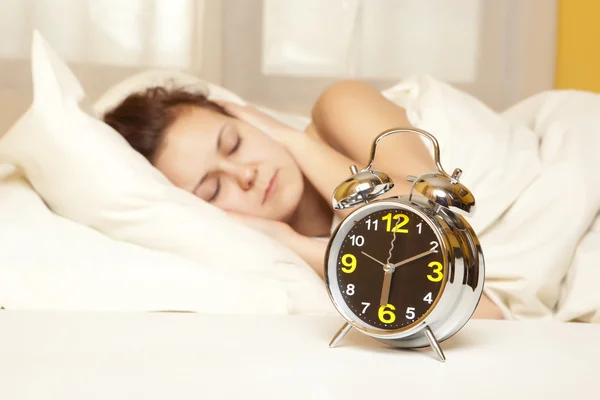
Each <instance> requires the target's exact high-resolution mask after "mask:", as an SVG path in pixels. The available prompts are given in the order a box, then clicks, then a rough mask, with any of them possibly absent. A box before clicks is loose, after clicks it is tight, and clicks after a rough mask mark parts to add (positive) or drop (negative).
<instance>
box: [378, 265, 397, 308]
mask: <svg viewBox="0 0 600 400" xmlns="http://www.w3.org/2000/svg"><path fill="white" fill-rule="evenodd" d="M394 269H395V268H394V267H393V266H392V265H390V264H386V265H384V266H383V270H384V271H385V274H384V275H383V288H382V289H381V298H380V299H379V305H380V306H385V305H387V303H388V302H389V300H390V287H391V286H392V274H393V273H394Z"/></svg>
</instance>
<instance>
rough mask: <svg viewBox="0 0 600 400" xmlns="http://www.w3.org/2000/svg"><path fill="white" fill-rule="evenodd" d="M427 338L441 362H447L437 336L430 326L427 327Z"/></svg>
mask: <svg viewBox="0 0 600 400" xmlns="http://www.w3.org/2000/svg"><path fill="white" fill-rule="evenodd" d="M425 336H427V340H429V344H430V345H431V347H432V348H433V351H435V353H436V354H437V356H438V358H439V359H440V361H441V362H444V361H446V356H445V355H444V352H443V351H442V348H441V347H440V344H439V343H438V341H437V339H436V338H435V335H434V334H433V332H432V331H431V328H430V327H428V326H426V327H425Z"/></svg>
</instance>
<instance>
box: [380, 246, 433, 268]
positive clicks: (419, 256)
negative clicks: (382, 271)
mask: <svg viewBox="0 0 600 400" xmlns="http://www.w3.org/2000/svg"><path fill="white" fill-rule="evenodd" d="M431 253H435V250H428V251H425V252H423V253H421V254H417V255H416V256H414V257H411V258H407V259H406V260H404V261H400V262H398V263H396V264H392V265H391V266H392V267H394V268H396V267H399V266H401V265H404V264H408V263H409V262H411V261H415V260H417V259H419V258H421V257H425V256H426V255H429V254H431Z"/></svg>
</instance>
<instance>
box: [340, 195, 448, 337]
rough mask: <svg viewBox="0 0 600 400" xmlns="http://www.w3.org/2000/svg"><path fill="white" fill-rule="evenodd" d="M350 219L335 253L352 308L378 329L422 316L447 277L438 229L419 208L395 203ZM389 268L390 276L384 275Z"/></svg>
mask: <svg viewBox="0 0 600 400" xmlns="http://www.w3.org/2000/svg"><path fill="white" fill-rule="evenodd" d="M351 223H353V226H352V228H351V229H350V231H349V232H348V233H347V234H346V237H345V238H344V240H343V242H342V244H341V246H340V249H339V252H338V253H337V254H331V256H334V257H336V261H337V264H336V265H337V268H336V278H337V282H338V284H339V290H340V292H341V296H342V298H343V300H344V302H345V303H346V305H347V306H348V308H349V309H350V310H351V311H352V313H353V314H355V316H356V317H357V318H358V319H360V320H362V321H363V322H365V323H366V324H368V325H371V326H373V327H375V328H378V329H384V330H397V329H401V328H403V327H407V326H409V325H411V324H413V323H415V322H417V321H419V320H420V319H421V318H422V317H424V316H425V315H426V314H427V313H428V311H429V310H430V309H431V308H432V307H433V306H434V305H435V303H436V300H437V298H438V297H439V296H440V295H441V292H442V289H443V287H444V285H445V282H446V271H447V268H446V266H445V265H444V258H443V256H442V252H441V246H440V243H439V240H438V237H437V236H436V234H435V232H434V230H433V228H432V227H431V226H430V225H429V223H427V222H426V221H425V220H424V219H423V218H422V217H421V216H420V215H418V214H417V213H415V212H412V211H409V210H405V209H402V208H396V207H389V208H386V209H384V210H379V211H375V212H373V213H371V214H369V215H367V216H366V217H363V218H360V219H357V220H355V221H354V222H351ZM411 258H412V259H413V260H412V261H410V260H409V259H411ZM401 262H405V263H404V264H402V265H398V266H396V267H395V268H390V266H391V265H394V264H398V263H401ZM382 264H385V265H386V266H385V267H384V265H382ZM386 269H388V270H389V271H388V277H387V278H391V279H384V277H385V275H386V273H385V271H386ZM388 289H389V290H388ZM382 302H383V304H382Z"/></svg>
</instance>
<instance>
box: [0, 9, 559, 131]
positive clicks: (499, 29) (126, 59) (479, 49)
mask: <svg viewBox="0 0 600 400" xmlns="http://www.w3.org/2000/svg"><path fill="white" fill-rule="evenodd" d="M556 4H557V0H527V1H522V0H495V1H493V2H492V1H486V0H456V1H453V2H448V1H446V0H429V1H427V2H423V1H419V0H368V1H367V0H286V1H285V2H283V1H279V0H243V1H240V0H127V1H122V0H2V2H0V37H1V38H2V40H1V41H0V110H2V111H0V129H4V128H6V127H7V126H8V125H10V123H12V122H13V121H14V119H15V118H16V117H17V116H18V115H20V113H21V112H22V111H24V109H25V108H26V107H27V105H28V104H29V102H30V100H31V78H30V71H29V47H30V41H31V32H32V30H33V29H39V30H40V31H41V32H42V34H43V35H44V36H45V37H46V39H47V40H48V41H49V42H50V43H51V45H52V46H54V47H55V48H56V50H57V51H58V53H59V54H60V55H61V57H63V58H64V59H66V60H67V61H68V62H69V64H70V65H71V66H72V68H73V69H74V71H75V73H76V74H77V76H78V77H79V78H80V79H81V81H82V82H83V84H84V86H85V88H86V91H87V92H88V95H89V97H90V98H91V99H92V100H93V99H95V98H97V97H98V96H99V95H100V94H101V93H102V92H103V91H104V90H105V89H106V88H107V87H108V86H109V85H110V84H113V83H115V82H117V81H119V80H121V79H123V78H124V77H126V76H128V75H130V74H133V73H135V72H136V71H140V70H144V69H148V68H177V69H182V70H186V71H190V72H192V73H194V74H197V75H198V76H200V77H202V78H204V79H207V80H209V81H211V82H214V83H217V84H220V85H223V86H225V87H227V88H229V89H231V90H233V91H235V92H237V93H238V94H240V95H241V96H243V97H245V98H247V99H249V100H250V101H254V102H257V103H262V104H264V105H267V106H270V107H274V108H277V109H280V110H284V111H292V112H298V113H303V114H306V113H308V111H309V110H310V107H311V105H312V104H313V102H314V100H315V98H316V96H317V95H318V94H319V93H320V92H321V91H322V90H323V89H324V88H325V87H326V86H327V85H329V84H330V83H332V82H334V81H336V80H339V79H345V78H354V79H362V80H366V81H368V82H369V83H371V84H373V85H374V86H376V87H378V88H384V87H387V86H389V85H391V84H394V83H395V82H397V81H399V80H401V79H402V78H404V77H406V76H408V75H410V74H412V73H415V72H426V73H430V74H432V75H434V76H436V77H437V78H439V79H443V80H446V81H448V82H449V83H451V84H454V85H456V86H458V87H459V88H461V89H463V90H465V91H467V92H469V93H471V94H473V95H475V96H477V97H478V98H480V99H481V100H482V101H484V102H486V103H487V104H489V105H490V106H491V107H493V108H495V109H502V108H504V107H506V106H508V105H510V104H512V103H514V102H515V101H518V100H520V99H522V98H524V97H527V96H528V95H530V94H533V93H535V92H537V91H540V90H545V89H548V88H551V87H552V86H553V84H554V72H555V71H554V65H555V60H556V55H555V50H556V46H555V42H554V37H555V29H556Z"/></svg>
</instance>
